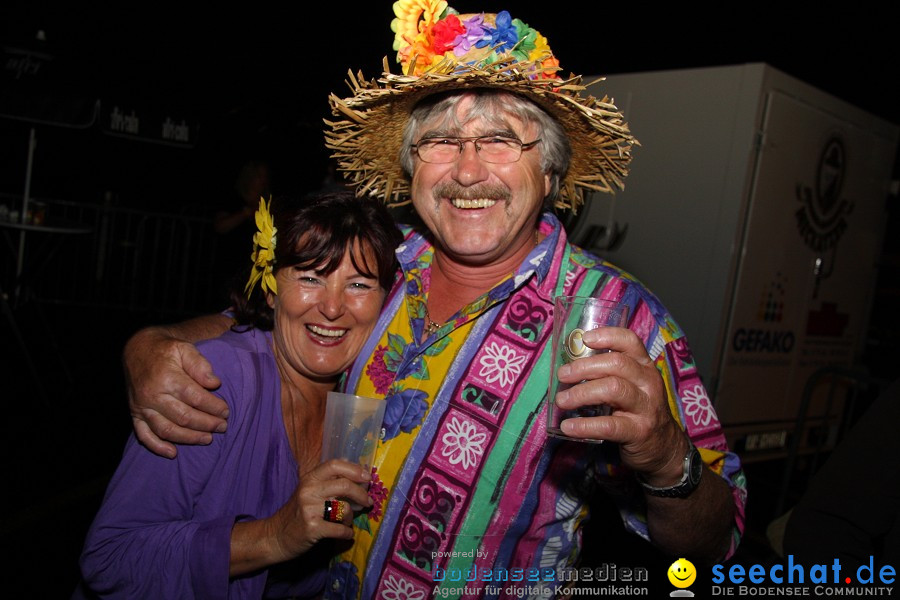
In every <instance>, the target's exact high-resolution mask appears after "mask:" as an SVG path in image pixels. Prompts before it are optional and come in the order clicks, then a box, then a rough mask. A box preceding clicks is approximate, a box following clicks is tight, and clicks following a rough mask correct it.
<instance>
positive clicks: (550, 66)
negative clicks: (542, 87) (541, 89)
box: [541, 56, 560, 79]
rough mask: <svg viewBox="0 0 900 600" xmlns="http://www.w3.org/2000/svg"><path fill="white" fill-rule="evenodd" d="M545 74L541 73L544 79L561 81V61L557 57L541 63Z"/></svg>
mask: <svg viewBox="0 0 900 600" xmlns="http://www.w3.org/2000/svg"><path fill="white" fill-rule="evenodd" d="M541 67H543V68H544V72H543V73H541V77H542V78H543V79H559V78H560V77H559V59H558V58H556V57H555V56H551V57H550V58H547V59H544V60H543V61H542V62H541Z"/></svg>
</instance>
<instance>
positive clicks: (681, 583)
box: [668, 558, 697, 589]
mask: <svg viewBox="0 0 900 600" xmlns="http://www.w3.org/2000/svg"><path fill="white" fill-rule="evenodd" d="M668 575H669V582H671V584H672V585H674V586H675V587H677V588H682V589H683V588H686V587H690V586H691V584H692V583H694V580H695V579H697V569H695V568H694V565H693V564H692V563H691V561H689V560H688V559H686V558H679V559H678V560H676V561H675V562H673V563H672V565H671V566H670V567H669V571H668Z"/></svg>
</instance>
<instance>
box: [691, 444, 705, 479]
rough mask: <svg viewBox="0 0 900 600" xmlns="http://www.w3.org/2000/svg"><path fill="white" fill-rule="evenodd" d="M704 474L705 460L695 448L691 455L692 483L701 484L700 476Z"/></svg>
mask: <svg viewBox="0 0 900 600" xmlns="http://www.w3.org/2000/svg"><path fill="white" fill-rule="evenodd" d="M702 473H703V459H702V458H700V451H699V450H697V449H696V448H694V452H693V453H692V455H691V481H692V482H693V483H694V485H696V484H697V483H699V482H700V475H701V474H702Z"/></svg>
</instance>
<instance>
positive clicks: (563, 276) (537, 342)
mask: <svg viewBox="0 0 900 600" xmlns="http://www.w3.org/2000/svg"><path fill="white" fill-rule="evenodd" d="M540 233H542V234H543V235H544V236H546V237H545V238H544V240H543V241H542V242H541V243H540V244H539V245H538V246H537V247H536V248H535V249H534V250H533V251H532V252H531V254H530V255H529V257H528V258H527V259H526V260H525V262H523V264H522V265H521V267H520V268H519V270H518V271H517V272H516V273H512V274H510V276H509V277H508V278H507V279H505V280H503V281H501V282H500V283H498V284H497V285H496V286H495V287H494V288H493V289H491V290H490V291H489V292H488V293H486V294H485V295H484V296H482V297H480V298H478V299H477V300H476V301H474V302H473V303H471V304H469V305H468V306H465V307H464V308H463V309H462V310H460V311H459V313H457V314H456V315H454V317H453V318H451V319H450V320H449V321H448V322H447V323H445V324H444V325H443V326H441V328H440V329H439V330H438V331H436V332H435V333H434V334H432V335H430V336H428V337H427V338H425V339H424V341H420V340H423V332H424V326H425V311H424V303H425V300H426V298H427V295H428V292H429V288H430V272H431V271H430V266H431V260H432V257H433V248H432V246H431V245H430V244H429V243H428V241H427V240H426V239H425V238H424V237H422V236H421V235H419V234H417V233H414V232H412V231H408V232H407V235H406V239H405V241H404V243H403V244H402V245H401V246H400V248H398V249H397V256H398V258H399V260H400V264H401V268H402V271H403V277H402V278H401V279H399V280H398V282H397V283H396V285H395V286H394V289H393V290H392V292H391V294H390V295H389V296H388V299H387V301H386V304H385V310H384V312H383V313H382V316H381V318H380V320H379V322H378V324H377V325H376V329H375V332H374V333H373V335H372V336H371V337H370V340H369V342H368V343H367V346H366V347H365V348H363V351H362V353H361V355H360V356H361V358H362V357H368V360H358V361H357V363H356V365H354V368H353V370H352V371H351V373H350V375H349V377H348V380H347V384H346V388H347V391H350V392H352V393H355V394H359V395H363V396H371V397H377V398H386V401H387V408H386V410H385V417H384V428H383V434H382V440H381V441H380V443H379V446H378V450H377V455H376V459H375V466H374V468H373V483H372V484H371V486H370V489H369V492H370V495H371V496H372V497H373V499H374V501H375V505H374V507H373V509H372V510H371V511H369V512H367V513H362V514H360V515H358V516H357V517H356V519H355V521H354V529H355V531H354V534H355V535H354V543H353V545H352V546H351V547H350V548H349V550H347V551H346V552H344V553H343V554H342V555H340V557H339V558H338V559H336V560H335V561H334V562H333V564H332V567H331V571H330V573H329V579H328V582H327V583H326V590H325V595H326V597H331V598H355V597H362V598H379V599H385V600H395V599H400V598H413V599H420V598H421V599H424V598H430V597H432V596H434V595H435V593H436V590H438V588H440V587H446V588H449V587H455V588H456V589H457V590H464V588H463V587H462V586H461V585H460V584H459V581H460V579H459V578H457V579H456V583H455V584H454V583H452V581H451V579H452V577H451V575H452V574H454V573H456V574H460V573H462V574H464V575H463V577H462V581H463V582H465V580H466V575H468V576H470V577H471V576H472V574H473V573H474V575H475V579H476V580H477V581H476V582H475V583H476V587H477V584H478V583H480V582H481V581H482V579H483V578H481V577H480V575H483V574H484V573H485V572H490V570H494V572H495V573H500V572H505V573H506V574H509V573H513V572H518V573H523V572H524V573H526V574H527V573H534V572H535V571H534V570H535V569H537V570H539V572H540V581H539V582H537V583H535V582H534V581H528V580H527V578H526V579H525V581H523V582H522V583H520V584H516V585H521V586H526V585H527V586H531V587H532V590H533V589H534V586H536V585H537V586H540V585H544V586H553V585H555V583H554V579H555V574H556V573H557V572H558V570H559V569H562V568H566V567H569V566H571V565H573V564H575V561H576V559H577V557H578V555H579V552H580V548H581V531H582V525H583V524H584V522H585V519H586V518H587V517H588V509H587V503H588V500H589V497H590V494H592V493H598V492H601V493H607V494H610V495H611V496H612V497H613V499H615V500H616V501H617V502H618V503H619V505H620V507H621V513H622V515H623V519H624V521H625V524H626V526H627V527H628V528H629V529H631V530H633V531H634V532H635V533H637V534H639V535H642V536H644V537H645V538H646V537H648V534H647V528H646V519H645V517H644V514H643V513H644V511H643V496H642V494H641V492H640V491H639V489H638V488H637V486H636V483H635V481H634V477H633V476H632V475H631V474H630V473H628V472H627V471H626V469H625V468H624V467H622V466H621V464H620V462H619V460H618V456H617V452H616V447H615V445H614V444H585V443H576V442H565V441H562V440H558V439H555V438H548V437H547V434H546V422H545V421H546V397H547V389H548V383H549V372H550V367H549V365H550V359H549V340H550V330H551V329H552V301H553V296H555V295H557V294H562V293H566V294H578V295H592V296H596V297H601V298H607V299H613V300H618V301H623V302H625V303H627V304H628V305H629V323H628V327H629V328H631V329H632V330H633V331H635V332H636V333H637V334H638V336H640V338H641V339H642V340H643V341H644V342H645V346H646V348H647V351H648V352H649V354H650V356H651V358H653V359H654V361H655V363H656V366H657V368H658V370H659V372H660V374H661V375H662V377H663V380H664V382H665V384H666V389H667V394H668V402H669V408H670V410H671V411H672V413H673V415H675V417H676V419H678V421H679V422H680V423H682V425H683V426H684V427H685V429H686V431H687V432H688V434H689V436H690V437H691V439H692V440H693V442H694V444H695V445H696V446H697V447H698V448H699V449H700V452H701V455H702V456H703V459H704V461H705V462H706V463H707V464H708V465H709V466H710V468H712V470H713V471H715V472H716V473H718V474H720V475H721V476H722V477H723V478H725V479H726V481H727V482H728V483H729V485H730V486H731V488H732V490H733V497H734V502H735V505H736V507H737V510H736V515H737V518H736V523H735V527H734V536H733V544H732V552H733V551H734V549H735V547H736V545H737V542H738V540H739V538H740V534H741V532H742V531H743V514H744V504H745V500H746V485H745V480H744V477H743V473H742V471H741V466H740V462H739V460H738V458H737V456H736V455H734V454H733V453H731V452H729V451H728V448H727V446H726V442H725V438H724V435H723V433H722V429H721V426H720V423H719V421H718V418H717V417H716V415H715V412H714V410H713V407H712V405H711V403H710V401H709V397H708V396H707V393H706V390H705V389H704V387H703V385H702V383H701V382H700V378H699V375H698V373H697V370H696V367H695V365H694V363H693V359H692V356H691V353H690V350H689V348H688V346H687V342H686V340H685V338H684V334H683V333H682V332H681V330H680V329H679V327H678V326H677V325H676V323H675V322H674V321H673V320H672V318H671V316H670V315H669V314H668V312H667V311H666V310H665V308H664V307H663V306H662V304H660V302H659V301H658V300H657V299H656V298H655V297H654V296H653V295H652V294H651V293H650V292H649V291H648V290H647V289H646V288H645V287H643V286H642V285H641V284H640V283H639V282H638V281H636V280H635V279H634V278H632V277H631V276H630V275H628V274H627V273H625V272H623V271H621V270H620V269H618V268H616V267H615V266H613V265H611V264H609V263H606V262H604V261H602V260H600V259H598V258H597V257H595V256H592V255H590V254H587V253H585V252H583V251H582V250H580V249H579V248H577V247H575V246H572V245H571V244H569V243H568V242H567V240H566V235H565V232H564V230H563V228H562V226H561V224H560V223H559V221H558V220H557V219H556V218H555V217H554V216H553V215H550V214H545V215H544V216H543V218H542V220H541V223H540ZM519 569H521V571H517V570H519ZM445 584H446V585H445ZM494 590H496V593H494ZM470 591H471V589H470ZM520 591H521V590H520ZM448 592H450V593H449V594H448ZM477 592H478V593H477V594H476V595H479V596H483V597H507V596H506V594H507V593H509V592H510V586H509V585H508V584H507V583H504V585H502V586H495V587H494V588H491V589H488V588H484V587H481V588H480V589H478V590H477ZM513 592H515V591H514V590H513ZM466 593H467V592H466V591H462V592H461V594H462V595H465V594H466ZM461 594H460V593H454V591H453V590H448V589H444V590H443V591H442V592H441V596H442V597H444V596H445V595H446V596H447V597H460V595H461ZM509 597H521V596H520V595H517V594H516V593H513V595H512V596H509ZM545 597H546V596H545Z"/></svg>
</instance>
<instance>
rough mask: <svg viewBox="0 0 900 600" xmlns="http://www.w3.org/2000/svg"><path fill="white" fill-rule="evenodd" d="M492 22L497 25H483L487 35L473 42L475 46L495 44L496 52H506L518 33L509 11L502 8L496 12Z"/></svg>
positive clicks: (517, 38)
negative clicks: (491, 26) (493, 27)
mask: <svg viewBox="0 0 900 600" xmlns="http://www.w3.org/2000/svg"><path fill="white" fill-rule="evenodd" d="M494 24H495V25H496V26H497V27H496V28H495V29H491V28H490V27H489V26H487V25H486V26H485V30H486V33H487V34H488V36H487V37H485V38H484V39H482V40H481V41H480V42H478V43H477V44H475V47H476V48H484V47H485V46H492V47H493V46H496V48H495V51H496V52H498V53H501V52H506V51H507V50H509V49H511V48H512V47H513V46H515V45H516V42H518V41H519V35H518V33H517V32H516V26H515V25H513V22H512V17H511V16H510V14H509V11H508V10H503V11H500V12H498V13H497V18H496V19H495V20H494Z"/></svg>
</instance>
